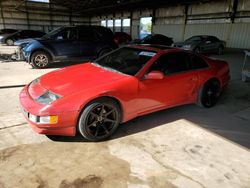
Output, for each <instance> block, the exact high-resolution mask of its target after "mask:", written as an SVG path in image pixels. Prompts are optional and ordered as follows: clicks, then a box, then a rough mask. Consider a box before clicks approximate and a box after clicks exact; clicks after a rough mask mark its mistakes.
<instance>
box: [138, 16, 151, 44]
mask: <svg viewBox="0 0 250 188" xmlns="http://www.w3.org/2000/svg"><path fill="white" fill-rule="evenodd" d="M151 33H152V17H143V18H141V19H140V31H139V38H140V39H143V38H144V37H146V36H148V35H150V34H151Z"/></svg>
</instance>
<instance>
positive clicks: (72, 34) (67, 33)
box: [56, 28, 77, 40]
mask: <svg viewBox="0 0 250 188" xmlns="http://www.w3.org/2000/svg"><path fill="white" fill-rule="evenodd" d="M56 39H57V40H74V39H77V33H76V30H75V28H67V29H65V30H63V31H61V32H60V33H58V35H57V36H56Z"/></svg>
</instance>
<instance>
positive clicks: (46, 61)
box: [31, 51, 51, 69]
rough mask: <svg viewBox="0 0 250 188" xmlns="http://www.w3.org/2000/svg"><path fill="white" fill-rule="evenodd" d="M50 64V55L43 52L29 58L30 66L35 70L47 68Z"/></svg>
mask: <svg viewBox="0 0 250 188" xmlns="http://www.w3.org/2000/svg"><path fill="white" fill-rule="evenodd" d="M50 63H51V58H50V55H49V54H48V53H46V52H44V51H37V52H35V53H33V54H32V56H31V66H32V67H33V68H36V69H44V68H47V67H49V65H50Z"/></svg>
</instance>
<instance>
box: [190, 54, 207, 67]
mask: <svg viewBox="0 0 250 188" xmlns="http://www.w3.org/2000/svg"><path fill="white" fill-rule="evenodd" d="M191 67H192V69H204V68H207V67H208V64H207V63H206V61H205V60H204V59H203V58H201V57H199V56H197V55H194V54H192V55H191Z"/></svg>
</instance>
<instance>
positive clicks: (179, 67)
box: [149, 52, 190, 75]
mask: <svg viewBox="0 0 250 188" xmlns="http://www.w3.org/2000/svg"><path fill="white" fill-rule="evenodd" d="M189 69H190V57H189V55H188V54H186V53H183V52H175V53H171V54H165V55H162V56H161V57H160V58H159V59H158V60H156V62H155V63H154V64H153V65H152V66H151V67H150V69H149V72H151V71H161V72H162V73H164V75H169V74H174V73H178V72H184V71H187V70H189Z"/></svg>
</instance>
